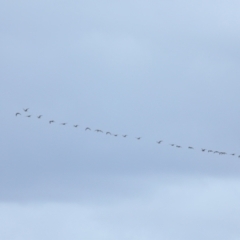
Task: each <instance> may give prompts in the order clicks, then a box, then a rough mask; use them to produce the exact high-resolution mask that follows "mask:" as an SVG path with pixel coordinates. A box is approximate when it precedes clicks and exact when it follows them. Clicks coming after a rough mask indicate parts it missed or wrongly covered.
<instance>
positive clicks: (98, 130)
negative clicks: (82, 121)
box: [95, 129, 103, 133]
mask: <svg viewBox="0 0 240 240" xmlns="http://www.w3.org/2000/svg"><path fill="white" fill-rule="evenodd" d="M95 132H101V133H102V132H103V131H102V130H100V129H96V130H95Z"/></svg>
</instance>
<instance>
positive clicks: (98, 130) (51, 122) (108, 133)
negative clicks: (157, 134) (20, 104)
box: [15, 108, 240, 158]
mask: <svg viewBox="0 0 240 240" xmlns="http://www.w3.org/2000/svg"><path fill="white" fill-rule="evenodd" d="M28 110H29V108H23V111H24V112H25V113H27V112H28ZM18 115H22V114H21V113H20V112H17V113H16V114H15V116H16V117H17V116H18ZM42 116H43V115H38V116H37V118H38V119H41V118H42ZM26 117H28V118H30V117H31V115H26ZM53 123H55V121H54V120H50V121H49V124H53ZM61 125H63V126H65V125H67V123H65V122H63V123H61ZM78 126H79V125H77V124H76V125H73V127H75V128H77V127H78ZM85 131H91V128H90V127H86V128H85ZM95 132H97V133H103V131H102V130H100V129H96V130H95ZM106 135H112V136H114V137H117V136H118V135H119V134H112V133H111V132H106ZM127 136H128V135H126V134H124V135H122V137H124V138H126V137H127ZM136 139H137V140H140V139H141V137H136ZM162 142H163V140H160V141H156V143H157V144H161V143H162ZM169 145H170V146H172V147H176V148H182V147H181V146H180V145H176V144H169ZM188 149H190V150H194V148H193V147H191V146H189V147H188ZM201 151H202V152H208V153H214V154H219V155H226V154H227V153H226V152H222V151H214V150H211V149H205V148H201ZM230 155H231V156H237V155H236V154H235V153H231V154H230ZM238 157H239V158H240V155H238Z"/></svg>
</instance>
